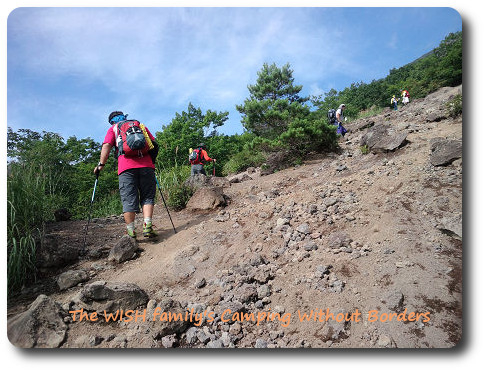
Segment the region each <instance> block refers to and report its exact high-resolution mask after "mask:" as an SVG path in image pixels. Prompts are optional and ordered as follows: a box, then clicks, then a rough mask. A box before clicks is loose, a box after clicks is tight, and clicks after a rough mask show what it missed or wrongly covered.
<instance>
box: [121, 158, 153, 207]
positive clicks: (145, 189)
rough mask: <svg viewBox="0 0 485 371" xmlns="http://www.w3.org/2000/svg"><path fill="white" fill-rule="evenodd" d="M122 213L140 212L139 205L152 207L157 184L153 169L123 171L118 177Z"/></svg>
mask: <svg viewBox="0 0 485 371" xmlns="http://www.w3.org/2000/svg"><path fill="white" fill-rule="evenodd" d="M118 179H119V186H120V196H121V203H122V204H123V212H124V213H127V212H135V213H138V212H140V205H141V206H142V207H143V205H154V204H155V193H156V190H157V183H156V181H155V169H152V168H149V167H141V168H136V169H128V170H125V171H123V172H122V173H121V174H120V175H119V177H118Z"/></svg>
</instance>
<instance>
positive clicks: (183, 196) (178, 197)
mask: <svg viewBox="0 0 485 371" xmlns="http://www.w3.org/2000/svg"><path fill="white" fill-rule="evenodd" d="M189 177H190V166H187V165H185V166H174V167H171V168H168V169H164V170H162V171H160V172H158V173H157V178H158V181H159V185H160V188H161V190H162V193H163V197H164V198H165V201H166V203H167V206H168V207H169V208H171V209H173V210H181V209H183V208H185V205H187V202H188V201H189V199H190V197H192V190H191V189H190V188H189V187H187V186H186V185H185V181H186V180H187V179H188V178H189Z"/></svg>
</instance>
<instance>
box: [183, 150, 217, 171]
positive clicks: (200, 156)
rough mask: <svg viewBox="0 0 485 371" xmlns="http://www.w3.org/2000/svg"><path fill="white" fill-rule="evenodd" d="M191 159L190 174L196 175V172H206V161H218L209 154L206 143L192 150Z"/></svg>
mask: <svg viewBox="0 0 485 371" xmlns="http://www.w3.org/2000/svg"><path fill="white" fill-rule="evenodd" d="M189 161H190V165H192V167H191V169H190V175H191V176H192V175H195V174H204V175H206V173H205V170H204V164H205V163H206V162H214V163H215V162H216V159H215V158H210V157H209V155H208V154H207V151H206V147H205V144H204V143H201V144H199V146H198V147H197V148H196V149H194V150H193V151H192V153H191V154H190V155H189Z"/></svg>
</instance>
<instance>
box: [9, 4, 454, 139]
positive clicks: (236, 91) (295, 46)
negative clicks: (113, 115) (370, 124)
mask: <svg viewBox="0 0 485 371" xmlns="http://www.w3.org/2000/svg"><path fill="white" fill-rule="evenodd" d="M7 26H8V32H7V121H8V126H10V127H12V128H13V129H14V130H17V129H19V128H29V129H32V130H36V131H43V130H45V131H53V132H57V133H59V134H61V135H62V136H64V137H65V138H67V137H69V136H71V135H74V136H76V137H78V138H86V137H91V138H93V139H95V140H96V141H99V142H102V140H103V138H104V135H105V133H106V130H107V129H108V123H107V117H108V115H109V113H110V112H111V111H114V110H122V111H124V112H125V113H128V114H129V117H131V118H137V119H138V120H140V121H142V122H143V123H145V124H146V125H147V126H148V127H149V128H150V129H151V131H152V132H156V131H160V130H161V129H162V125H166V124H168V123H170V121H171V119H172V118H173V117H174V116H175V113H176V112H179V113H180V112H182V111H184V110H185V111H186V110H187V106H188V104H189V102H191V103H192V104H193V105H195V106H196V107H200V108H201V109H202V110H203V111H204V112H205V111H206V110H208V109H211V110H216V111H228V112H229V120H228V121H227V122H226V124H225V125H224V126H223V127H222V128H221V130H220V131H221V132H223V133H225V134H234V133H241V132H242V125H241V123H240V120H241V116H240V114H239V113H238V112H237V110H236V109H235V105H236V104H241V103H243V102H244V99H245V98H247V97H248V90H247V85H248V84H254V83H255V81H256V77H257V72H258V71H259V70H260V69H261V67H262V65H263V63H265V62H266V63H273V62H274V63H276V64H277V65H279V66H282V65H283V64H285V63H290V65H291V67H292V69H293V71H294V73H293V77H294V78H295V83H297V84H301V85H303V92H302V93H303V94H304V95H316V94H321V93H324V92H327V91H329V90H330V89H332V88H334V89H337V90H342V89H343V88H345V87H347V86H349V85H350V84H351V83H352V82H360V81H363V82H370V81H372V80H373V79H379V78H382V77H385V76H386V75H387V74H388V72H389V70H390V69H392V68H394V67H401V66H403V65H405V64H407V63H409V62H411V61H413V60H415V59H416V58H418V57H420V56H421V55H423V54H424V53H426V52H428V51H430V50H431V49H433V48H434V47H436V46H438V45H439V43H440V41H441V40H443V39H444V38H445V37H446V35H448V34H449V33H451V32H456V31H460V30H461V29H462V20H461V17H460V15H459V13H458V12H457V11H455V10H454V9H452V8H316V7H314V8H175V7H174V8H17V9H15V10H14V11H12V12H11V13H10V15H9V18H8V22H7Z"/></svg>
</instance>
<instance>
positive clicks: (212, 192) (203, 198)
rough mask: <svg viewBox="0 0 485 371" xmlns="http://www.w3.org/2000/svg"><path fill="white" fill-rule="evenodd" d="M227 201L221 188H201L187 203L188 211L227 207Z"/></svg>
mask: <svg viewBox="0 0 485 371" xmlns="http://www.w3.org/2000/svg"><path fill="white" fill-rule="evenodd" d="M225 205H226V200H225V198H224V194H223V193H222V188H219V187H203V188H199V189H198V190H197V191H196V192H195V193H194V195H193V196H192V197H191V198H190V200H189V202H187V209H188V210H192V211H196V210H213V209H215V208H217V207H220V206H225Z"/></svg>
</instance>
